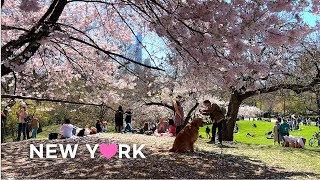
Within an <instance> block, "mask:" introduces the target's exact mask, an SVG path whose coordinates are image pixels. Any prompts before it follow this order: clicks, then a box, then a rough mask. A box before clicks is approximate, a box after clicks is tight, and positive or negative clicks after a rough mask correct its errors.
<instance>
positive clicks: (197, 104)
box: [184, 102, 199, 125]
mask: <svg viewBox="0 0 320 180" xmlns="http://www.w3.org/2000/svg"><path fill="white" fill-rule="evenodd" d="M198 106H199V103H198V102H197V103H196V104H195V105H194V106H193V107H192V108H191V109H190V111H189V113H188V115H187V117H186V118H185V119H184V125H187V124H188V122H189V120H190V119H191V115H192V112H193V111H194V110H195V109H196V108H197V107H198Z"/></svg>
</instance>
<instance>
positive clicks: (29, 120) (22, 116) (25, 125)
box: [16, 104, 40, 141]
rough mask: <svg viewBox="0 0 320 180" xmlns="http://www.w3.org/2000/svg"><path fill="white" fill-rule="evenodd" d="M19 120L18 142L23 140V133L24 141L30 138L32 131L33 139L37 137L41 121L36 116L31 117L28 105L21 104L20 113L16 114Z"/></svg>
mask: <svg viewBox="0 0 320 180" xmlns="http://www.w3.org/2000/svg"><path fill="white" fill-rule="evenodd" d="M16 115H17V118H18V137H17V141H20V140H21V133H22V134H23V140H25V139H29V138H30V135H29V133H30V129H31V131H32V138H36V137H37V133H38V128H39V126H40V125H39V119H38V118H37V117H35V116H30V115H29V113H28V111H27V105H26V104H21V105H20V109H19V111H18V112H17V113H16Z"/></svg>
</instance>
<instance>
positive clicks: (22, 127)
mask: <svg viewBox="0 0 320 180" xmlns="http://www.w3.org/2000/svg"><path fill="white" fill-rule="evenodd" d="M27 116H28V111H27V105H26V104H24V103H23V104H21V105H20V110H19V111H18V112H17V118H18V138H17V140H18V141H20V138H21V132H22V134H23V140H25V139H26V138H27V136H26V130H27V123H26V121H25V118H26V117H27Z"/></svg>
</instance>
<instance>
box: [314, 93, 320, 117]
mask: <svg viewBox="0 0 320 180" xmlns="http://www.w3.org/2000/svg"><path fill="white" fill-rule="evenodd" d="M315 94H316V98H317V110H316V111H317V114H318V116H320V91H316V92H315Z"/></svg>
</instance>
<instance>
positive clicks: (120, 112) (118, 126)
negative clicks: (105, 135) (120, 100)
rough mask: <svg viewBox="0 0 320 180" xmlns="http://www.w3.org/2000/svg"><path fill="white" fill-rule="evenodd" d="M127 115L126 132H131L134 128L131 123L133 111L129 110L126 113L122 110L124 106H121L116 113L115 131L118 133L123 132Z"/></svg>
mask: <svg viewBox="0 0 320 180" xmlns="http://www.w3.org/2000/svg"><path fill="white" fill-rule="evenodd" d="M124 115H126V117H125V122H126V127H125V130H124V131H125V132H131V131H132V126H131V121H132V115H133V114H132V112H131V109H128V110H127V111H126V112H124V110H123V109H122V106H119V108H118V110H117V111H116V113H115V129H116V132H121V131H122V129H123V116H124Z"/></svg>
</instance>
